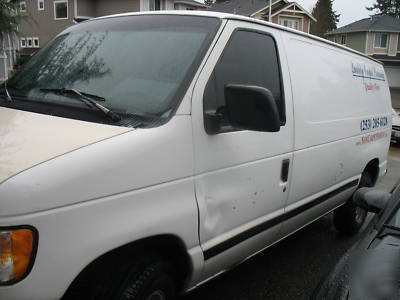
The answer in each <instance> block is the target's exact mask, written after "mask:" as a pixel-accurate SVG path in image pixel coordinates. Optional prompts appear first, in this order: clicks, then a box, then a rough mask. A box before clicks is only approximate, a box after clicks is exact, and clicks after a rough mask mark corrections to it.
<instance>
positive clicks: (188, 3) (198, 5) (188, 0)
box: [174, 0, 208, 8]
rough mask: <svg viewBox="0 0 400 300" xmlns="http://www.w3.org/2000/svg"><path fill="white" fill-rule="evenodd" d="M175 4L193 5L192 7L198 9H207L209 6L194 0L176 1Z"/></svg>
mask: <svg viewBox="0 0 400 300" xmlns="http://www.w3.org/2000/svg"><path fill="white" fill-rule="evenodd" d="M174 3H179V4H186V5H191V6H196V7H202V8H207V7H208V6H207V5H205V4H203V3H200V2H197V1H194V0H175V1H174Z"/></svg>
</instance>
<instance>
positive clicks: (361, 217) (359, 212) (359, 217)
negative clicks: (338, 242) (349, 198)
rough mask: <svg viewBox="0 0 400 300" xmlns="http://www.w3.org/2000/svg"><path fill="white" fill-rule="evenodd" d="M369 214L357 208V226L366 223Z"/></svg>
mask: <svg viewBox="0 0 400 300" xmlns="http://www.w3.org/2000/svg"><path fill="white" fill-rule="evenodd" d="M366 214H367V212H366V211H365V210H364V209H362V208H361V207H358V206H357V207H356V222H357V224H361V223H363V221H364V218H365V216H366Z"/></svg>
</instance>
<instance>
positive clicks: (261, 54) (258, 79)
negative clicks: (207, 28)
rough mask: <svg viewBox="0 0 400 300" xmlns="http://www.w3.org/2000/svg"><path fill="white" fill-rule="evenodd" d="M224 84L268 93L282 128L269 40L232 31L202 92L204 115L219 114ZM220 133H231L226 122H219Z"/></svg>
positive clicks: (273, 50) (281, 102)
mask: <svg viewBox="0 0 400 300" xmlns="http://www.w3.org/2000/svg"><path fill="white" fill-rule="evenodd" d="M227 84H243V85H252V86H259V87H264V88H267V89H269V90H270V91H271V92H272V94H273V96H274V98H275V101H276V102H277V106H278V109H279V114H280V119H281V123H282V125H284V124H285V105H284V97H283V92H282V84H281V73H280V66H279V60H278V52H277V48H276V44H275V40H274V39H273V38H272V36H270V35H268V34H264V33H260V32H255V31H249V30H245V29H240V30H237V31H235V32H234V33H233V34H232V37H231V38H230V40H229V42H228V45H227V46H226V48H225V50H224V52H223V53H222V55H221V57H220V59H219V61H218V63H217V65H216V66H215V68H214V71H213V73H212V75H211V76H210V79H209V81H208V83H207V86H206V90H205V92H204V100H203V108H204V112H213V113H216V112H219V111H220V110H223V108H224V107H225V95H224V89H225V86H226V85H227ZM221 128H222V131H224V132H225V131H234V130H235V129H234V128H232V127H231V126H230V124H229V122H228V120H227V119H225V118H224V119H222V120H221Z"/></svg>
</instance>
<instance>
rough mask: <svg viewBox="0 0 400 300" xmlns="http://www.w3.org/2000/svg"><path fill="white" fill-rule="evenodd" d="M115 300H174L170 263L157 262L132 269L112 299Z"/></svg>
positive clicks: (135, 266)
mask: <svg viewBox="0 0 400 300" xmlns="http://www.w3.org/2000/svg"><path fill="white" fill-rule="evenodd" d="M112 298H113V299H115V300H174V299H175V298H176V294H175V285H174V278H173V276H172V268H171V265H170V264H169V263H168V262H164V261H155V262H153V263H150V264H146V265H144V266H141V265H140V264H137V265H134V266H132V267H131V269H130V271H129V272H128V274H127V275H126V277H125V278H124V280H123V282H121V284H120V286H119V289H118V291H117V292H116V294H115V295H114V297H112Z"/></svg>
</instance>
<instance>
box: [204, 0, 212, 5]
mask: <svg viewBox="0 0 400 300" xmlns="http://www.w3.org/2000/svg"><path fill="white" fill-rule="evenodd" d="M213 3H214V1H213V0H204V4H205V5H208V6H211V5H213Z"/></svg>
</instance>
